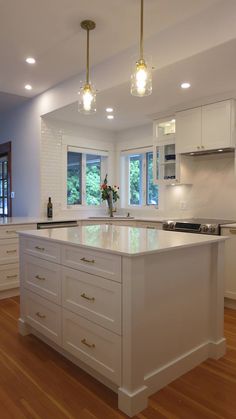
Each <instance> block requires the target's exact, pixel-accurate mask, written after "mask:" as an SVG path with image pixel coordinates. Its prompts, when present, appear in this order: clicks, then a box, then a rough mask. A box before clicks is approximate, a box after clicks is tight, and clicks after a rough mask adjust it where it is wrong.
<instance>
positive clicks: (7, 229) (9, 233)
mask: <svg viewBox="0 0 236 419" xmlns="http://www.w3.org/2000/svg"><path fill="white" fill-rule="evenodd" d="M23 230H36V224H24V225H23V224H20V225H8V226H0V239H14V238H17V237H18V233H17V232H18V231H23Z"/></svg>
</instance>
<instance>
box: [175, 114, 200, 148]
mask: <svg viewBox="0 0 236 419" xmlns="http://www.w3.org/2000/svg"><path fill="white" fill-rule="evenodd" d="M201 113H202V112H201V108H195V109H188V110H186V111H182V112H177V114H176V153H189V152H192V151H199V150H200V149H201V142H202V140H201V135H202V127H201V124H202V122H201V118H202V117H201Z"/></svg>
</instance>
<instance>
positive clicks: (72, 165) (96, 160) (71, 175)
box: [67, 151, 104, 206]
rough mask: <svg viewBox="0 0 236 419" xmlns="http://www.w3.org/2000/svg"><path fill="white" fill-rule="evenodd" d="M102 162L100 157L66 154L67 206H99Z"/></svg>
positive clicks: (73, 153) (70, 152)
mask: <svg viewBox="0 0 236 419" xmlns="http://www.w3.org/2000/svg"><path fill="white" fill-rule="evenodd" d="M102 160H104V158H102V157H101V156H100V155H95V154H83V153H78V152H72V151H68V152H67V205H83V204H85V205H95V206H98V205H100V204H101V193H100V185H101V171H102ZM83 190H84V191H85V193H84V194H83Z"/></svg>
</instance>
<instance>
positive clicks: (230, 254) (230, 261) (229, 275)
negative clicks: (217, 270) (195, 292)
mask: <svg viewBox="0 0 236 419" xmlns="http://www.w3.org/2000/svg"><path fill="white" fill-rule="evenodd" d="M222 235H223V236H227V237H228V238H229V239H228V240H226V242H225V297H226V298H229V299H231V300H236V257H235V255H236V227H232V228H226V227H223V228H222Z"/></svg>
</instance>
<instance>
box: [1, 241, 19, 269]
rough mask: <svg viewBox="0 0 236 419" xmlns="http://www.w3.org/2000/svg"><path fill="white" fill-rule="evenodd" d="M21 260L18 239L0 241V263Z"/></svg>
mask: <svg viewBox="0 0 236 419" xmlns="http://www.w3.org/2000/svg"><path fill="white" fill-rule="evenodd" d="M18 261H19V245H18V239H7V240H1V241H0V264H1V265H3V264H4V265H6V264H8V263H17V262H18Z"/></svg>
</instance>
